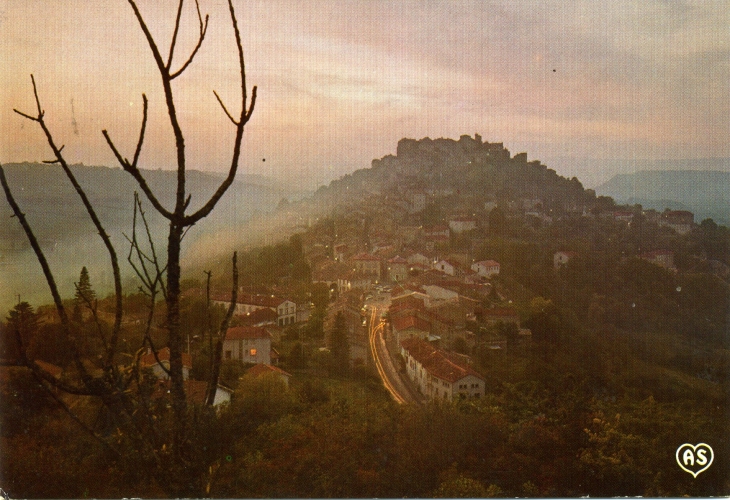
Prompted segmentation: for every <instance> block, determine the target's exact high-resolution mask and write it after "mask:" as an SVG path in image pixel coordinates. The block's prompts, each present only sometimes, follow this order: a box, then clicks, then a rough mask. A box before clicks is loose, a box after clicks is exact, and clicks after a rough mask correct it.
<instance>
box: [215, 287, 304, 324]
mask: <svg viewBox="0 0 730 500" xmlns="http://www.w3.org/2000/svg"><path fill="white" fill-rule="evenodd" d="M212 302H213V303H214V304H220V305H222V306H223V307H226V308H227V307H228V304H229V301H228V300H227V299H226V298H224V297H216V298H214V299H213V300H212ZM260 309H271V310H272V311H274V312H276V324H277V325H279V326H287V325H293V324H294V323H295V322H296V318H297V305H296V303H294V302H292V301H291V300H288V299H282V298H280V297H276V296H274V295H251V294H246V293H244V294H239V296H238V300H237V301H236V309H235V310H234V314H236V315H238V316H245V315H247V314H248V313H252V312H254V311H258V310H260Z"/></svg>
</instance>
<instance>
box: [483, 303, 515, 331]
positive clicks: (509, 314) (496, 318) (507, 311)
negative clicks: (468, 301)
mask: <svg viewBox="0 0 730 500" xmlns="http://www.w3.org/2000/svg"><path fill="white" fill-rule="evenodd" d="M475 315H476V317H477V319H478V320H480V321H481V322H482V323H485V324H487V325H489V326H492V325H496V324H497V323H500V322H501V323H514V324H515V325H517V326H518V327H519V326H520V315H519V314H517V310H516V309H515V308H513V307H493V308H490V309H481V308H477V309H476V310H475Z"/></svg>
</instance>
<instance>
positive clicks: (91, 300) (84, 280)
mask: <svg viewBox="0 0 730 500" xmlns="http://www.w3.org/2000/svg"><path fill="white" fill-rule="evenodd" d="M75 285H76V295H75V296H74V308H73V313H72V319H73V320H74V321H77V322H79V323H80V322H81V321H82V319H83V316H82V314H81V308H82V307H94V304H95V302H96V292H94V290H93V288H91V280H90V279H89V271H88V269H86V266H84V267H82V268H81V274H80V275H79V282H78V283H75Z"/></svg>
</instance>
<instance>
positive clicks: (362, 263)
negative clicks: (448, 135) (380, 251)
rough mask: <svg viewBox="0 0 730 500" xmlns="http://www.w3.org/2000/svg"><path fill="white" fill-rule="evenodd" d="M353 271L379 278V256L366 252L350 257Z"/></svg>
mask: <svg viewBox="0 0 730 500" xmlns="http://www.w3.org/2000/svg"><path fill="white" fill-rule="evenodd" d="M351 262H352V265H353V268H354V270H355V271H359V272H361V273H363V274H370V275H374V276H375V277H376V278H377V279H380V278H381V272H382V271H381V264H380V258H379V257H376V256H375V255H371V254H368V253H361V254H358V255H356V256H354V257H353V258H352V259H351Z"/></svg>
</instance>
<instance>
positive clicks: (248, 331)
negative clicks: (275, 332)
mask: <svg viewBox="0 0 730 500" xmlns="http://www.w3.org/2000/svg"><path fill="white" fill-rule="evenodd" d="M265 338H271V335H270V334H269V332H267V331H266V329H265V328H263V327H260V326H234V327H233V328H229V329H228V332H227V333H226V340H242V339H265Z"/></svg>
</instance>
